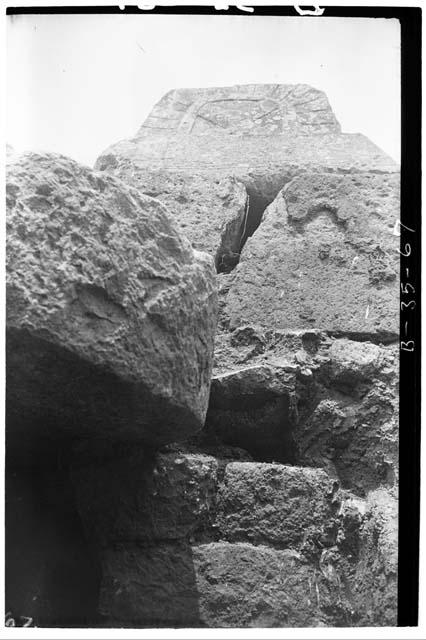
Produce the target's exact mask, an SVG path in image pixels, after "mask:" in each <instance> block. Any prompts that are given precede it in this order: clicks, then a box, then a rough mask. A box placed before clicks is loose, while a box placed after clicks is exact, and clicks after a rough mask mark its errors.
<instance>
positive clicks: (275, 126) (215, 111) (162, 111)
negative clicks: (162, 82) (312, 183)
mask: <svg viewBox="0 0 426 640" xmlns="http://www.w3.org/2000/svg"><path fill="white" fill-rule="evenodd" d="M152 130H154V131H155V130H161V132H162V133H168V132H173V131H179V132H181V133H186V134H188V135H203V134H209V133H211V132H212V131H213V132H216V131H219V132H222V131H224V130H225V131H226V132H227V133H229V134H236V135H276V134H280V133H284V132H287V131H289V132H291V133H295V132H296V131H297V132H300V133H302V134H305V135H311V134H315V133H329V132H333V133H334V132H336V133H340V125H339V123H338V122H337V120H336V117H335V115H334V113H333V111H332V110H331V107H330V104H329V102H328V100H327V97H326V95H325V94H324V93H323V92H322V91H318V89H314V88H312V87H310V86H308V85H303V84H295V85H285V84H247V85H235V86H233V87H211V88H203V89H174V90H173V91H169V92H168V93H167V94H166V95H165V96H164V97H163V98H162V99H161V100H160V101H159V102H158V103H157V104H156V105H155V107H154V108H153V110H152V111H151V113H150V115H149V116H148V118H147V120H146V121H145V122H144V124H143V125H142V127H141V129H140V130H139V135H148V136H149V135H150V134H151V132H152Z"/></svg>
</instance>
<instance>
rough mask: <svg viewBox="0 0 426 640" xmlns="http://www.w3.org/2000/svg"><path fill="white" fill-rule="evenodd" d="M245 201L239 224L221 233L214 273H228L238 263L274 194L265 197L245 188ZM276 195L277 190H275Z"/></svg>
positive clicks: (231, 225)
mask: <svg viewBox="0 0 426 640" xmlns="http://www.w3.org/2000/svg"><path fill="white" fill-rule="evenodd" d="M246 190H247V201H246V208H245V212H244V216H243V219H242V221H241V222H240V224H238V226H237V227H236V226H235V223H234V224H228V225H227V227H226V229H225V230H224V232H223V233H222V239H221V244H220V247H219V248H218V250H217V253H216V271H217V272H218V273H230V272H231V271H233V269H235V267H236V266H237V264H238V263H239V261H240V256H241V252H242V250H243V248H244V245H245V244H246V242H247V240H248V238H250V237H251V236H252V235H253V234H254V232H255V231H256V229H257V228H258V227H259V225H260V223H261V222H262V217H263V214H264V211H265V209H266V208H267V207H268V206H269V205H270V204H271V202H272V201H273V200H274V199H275V197H276V194H274V195H273V196H269V197H266V196H264V195H262V194H259V193H258V192H257V191H255V190H253V189H251V188H247V187H246ZM277 193H278V190H277Z"/></svg>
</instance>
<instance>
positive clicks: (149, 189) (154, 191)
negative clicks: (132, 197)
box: [109, 157, 247, 268]
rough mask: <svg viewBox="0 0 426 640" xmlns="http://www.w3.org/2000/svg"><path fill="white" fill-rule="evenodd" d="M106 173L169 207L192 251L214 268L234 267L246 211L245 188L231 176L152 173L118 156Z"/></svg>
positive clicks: (161, 171) (148, 169) (159, 171)
mask: <svg viewBox="0 0 426 640" xmlns="http://www.w3.org/2000/svg"><path fill="white" fill-rule="evenodd" d="M109 173H112V174H113V175H115V176H117V177H118V178H121V179H122V180H123V181H124V182H127V184H129V185H131V186H132V187H134V188H137V189H138V191H140V192H141V193H144V194H146V195H149V196H152V197H155V198H156V199H158V200H159V201H160V202H162V203H163V204H164V205H166V207H167V208H168V210H169V212H170V214H171V215H172V216H173V217H174V219H175V221H176V223H177V225H178V227H179V229H180V230H181V232H182V234H184V235H185V236H186V237H187V238H188V239H189V240H190V242H191V244H192V246H193V247H194V249H196V250H198V251H206V252H207V253H209V254H210V255H211V256H212V257H213V258H214V259H215V263H216V266H217V268H221V267H224V266H226V265H227V264H228V263H229V264H230V265H231V264H232V260H234V264H235V256H236V255H237V254H238V255H239V251H240V244H241V236H242V233H243V229H244V222H245V214H246V209H247V192H246V189H245V187H244V185H243V184H242V183H241V182H239V181H238V180H235V179H234V178H233V177H226V178H222V179H213V178H208V177H204V176H199V175H194V174H191V173H188V174H182V175H180V174H176V173H174V172H172V171H165V170H161V169H159V170H157V171H154V170H151V169H150V168H144V167H141V166H140V165H138V164H135V163H133V162H132V161H131V160H129V159H127V158H125V157H118V158H117V161H116V164H115V165H114V166H113V167H111V168H110V169H109Z"/></svg>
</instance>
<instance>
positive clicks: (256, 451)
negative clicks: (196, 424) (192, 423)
mask: <svg viewBox="0 0 426 640" xmlns="http://www.w3.org/2000/svg"><path fill="white" fill-rule="evenodd" d="M295 383H296V381H295V375H294V368H292V367H291V366H288V367H286V366H284V365H283V366H272V365H270V364H261V365H255V366H252V367H244V368H240V369H237V370H233V371H230V372H228V373H225V374H222V375H217V376H214V377H213V378H212V385H211V390H210V401H209V409H208V412H207V418H206V425H205V431H206V432H207V433H208V434H211V435H214V436H215V437H217V438H218V439H219V440H220V441H221V442H224V443H225V444H228V445H232V446H237V447H241V448H243V449H247V451H248V452H249V453H250V454H251V455H252V456H253V457H254V458H255V459H257V460H262V461H272V460H275V461H280V462H282V461H287V462H288V461H291V458H292V440H291V430H292V427H293V423H294V420H295V417H296V393H295Z"/></svg>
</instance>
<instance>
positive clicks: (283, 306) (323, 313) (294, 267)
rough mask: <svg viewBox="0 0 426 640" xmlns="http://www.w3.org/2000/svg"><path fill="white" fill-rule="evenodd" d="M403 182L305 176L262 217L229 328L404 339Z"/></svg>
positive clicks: (234, 295)
mask: <svg viewBox="0 0 426 640" xmlns="http://www.w3.org/2000/svg"><path fill="white" fill-rule="evenodd" d="M398 212H399V198H398V178H397V176H393V175H390V176H377V175H376V174H363V175H359V174H357V175H342V176H336V175H333V174H329V173H325V174H319V173H317V174H305V175H303V176H301V177H298V178H294V180H292V181H291V182H290V183H289V184H288V185H287V187H285V189H284V190H283V191H282V192H281V193H280V194H279V195H278V196H277V198H276V200H275V201H274V203H273V204H272V205H270V207H269V208H268V209H267V210H266V212H265V214H264V217H263V220H262V224H261V226H260V227H259V229H258V230H257V232H256V233H255V235H254V236H252V238H250V239H249V241H248V242H247V244H246V246H245V247H244V250H243V253H242V256H241V261H240V263H239V265H238V268H237V270H236V273H235V279H234V280H233V282H232V285H231V287H230V289H229V293H228V296H227V299H226V309H225V313H226V314H227V315H228V316H229V321H230V326H231V328H233V327H234V328H235V327H238V326H241V325H243V324H248V323H254V324H259V325H262V326H266V327H268V328H272V329H274V328H275V329H301V328H305V327H306V328H308V327H315V328H320V329H324V330H326V331H330V332H333V333H334V334H339V333H341V334H342V333H344V334H350V333H353V334H368V335H375V336H378V337H379V338H389V336H390V337H392V338H395V337H396V336H397V334H398V304H399V297H398V291H399V289H398V287H399V284H398V283H399V253H398V247H399V245H398V243H399V239H398V238H397V237H396V236H395V235H393V233H392V230H393V227H394V224H395V220H397V219H398V215H399V213H398Z"/></svg>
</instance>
